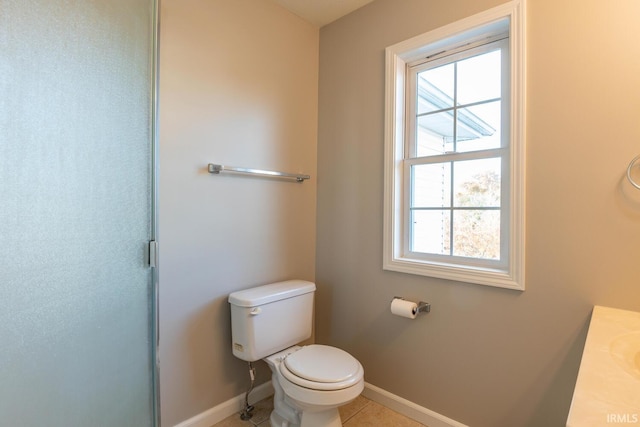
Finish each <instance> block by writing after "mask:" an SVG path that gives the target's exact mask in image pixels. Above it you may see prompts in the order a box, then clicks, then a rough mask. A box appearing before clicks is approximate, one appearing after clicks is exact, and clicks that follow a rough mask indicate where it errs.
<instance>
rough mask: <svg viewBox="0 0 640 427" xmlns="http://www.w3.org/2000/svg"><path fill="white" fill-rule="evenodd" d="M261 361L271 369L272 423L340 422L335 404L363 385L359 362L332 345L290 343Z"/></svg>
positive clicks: (307, 426) (324, 426)
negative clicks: (287, 346)
mask: <svg viewBox="0 0 640 427" xmlns="http://www.w3.org/2000/svg"><path fill="white" fill-rule="evenodd" d="M265 361H266V362H267V364H268V365H269V367H270V368H271V370H272V372H273V375H272V383H273V387H274V390H275V396H274V411H273V413H272V416H271V420H270V421H271V425H272V426H273V427H295V426H300V427H339V426H342V422H341V420H340V413H339V411H338V407H340V406H342V405H345V404H347V403H349V402H351V401H352V400H354V399H355V398H356V397H358V396H359V395H360V393H361V392H362V390H363V389H364V370H363V369H362V365H361V364H360V362H358V361H357V360H356V359H355V358H354V357H353V356H351V355H350V354H349V353H347V352H346V351H343V350H340V349H338V348H335V347H330V346H326V345H317V344H313V345H308V346H305V347H299V346H294V347H291V348H288V349H286V350H284V351H282V352H279V353H276V354H274V355H271V356H269V357H267V358H265Z"/></svg>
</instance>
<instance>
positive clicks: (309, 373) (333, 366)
mask: <svg viewBox="0 0 640 427" xmlns="http://www.w3.org/2000/svg"><path fill="white" fill-rule="evenodd" d="M363 372H364V370H363V369H362V365H361V364H360V362H358V360H356V359H355V358H354V357H353V356H351V355H350V354H349V353H347V352H346V351H344V350H341V349H339V348H335V347H330V346H326V345H319V344H313V345H308V346H305V347H302V348H301V349H300V350H298V351H295V352H293V353H291V354H289V355H287V356H286V357H285V358H284V360H283V361H282V363H281V364H280V373H281V374H282V376H283V377H284V378H286V379H287V380H288V381H290V382H292V383H293V384H296V385H299V386H301V387H305V388H308V389H312V390H341V389H345V388H348V387H351V386H352V385H354V384H356V383H358V382H359V381H361V380H362V376H363Z"/></svg>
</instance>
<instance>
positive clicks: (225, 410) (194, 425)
mask: <svg viewBox="0 0 640 427" xmlns="http://www.w3.org/2000/svg"><path fill="white" fill-rule="evenodd" d="M272 395H273V386H272V385H271V381H267V382H266V383H264V384H260V385H259V386H257V387H256V388H254V389H253V391H252V392H251V394H250V395H249V396H250V398H251V399H250V402H259V401H261V400H262V399H266V398H267V397H269V396H272ZM243 407H244V393H242V394H240V395H238V396H236V397H233V398H231V399H229V400H227V401H226V402H222V403H221V404H219V405H216V406H214V407H213V408H211V409H207V410H206V411H204V412H201V413H200V414H198V415H196V416H194V417H191V418H189V419H188V420H186V421H183V422H181V423H180V424H176V425H175V427H211V426H212V425H214V424H216V423H219V422H220V421H222V420H224V419H225V418H227V417H230V416H231V415H233V414H239V413H240V411H242V408H243Z"/></svg>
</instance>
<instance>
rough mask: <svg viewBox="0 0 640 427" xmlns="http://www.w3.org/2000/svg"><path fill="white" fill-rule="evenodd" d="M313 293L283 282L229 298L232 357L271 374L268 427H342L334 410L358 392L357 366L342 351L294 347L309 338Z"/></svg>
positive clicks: (307, 286) (308, 286)
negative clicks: (259, 364)
mask: <svg viewBox="0 0 640 427" xmlns="http://www.w3.org/2000/svg"><path fill="white" fill-rule="evenodd" d="M315 290H316V285H315V284H314V283H311V282H307V281H304V280H289V281H286V282H278V283H272V284H269V285H264V286H258V287H255V288H251V289H245V290H242V291H238V292H233V293H232V294H230V295H229V304H230V305H231V332H232V348H233V355H234V356H236V357H238V358H239V359H242V360H246V361H248V362H254V361H256V360H260V359H263V360H264V361H265V362H266V363H267V365H268V366H269V368H270V369H271V371H272V377H271V378H272V383H273V388H274V391H275V394H274V399H273V402H274V403H273V406H274V409H273V412H272V413H271V417H270V422H271V425H272V426H273V427H338V426H342V421H341V420H340V414H339V412H338V407H340V406H342V405H345V404H347V403H349V402H351V401H352V400H354V399H355V398H356V397H358V396H359V395H360V393H361V392H362V390H363V388H364V370H363V369H362V365H361V364H360V362H358V360H357V359H355V358H354V357H353V356H351V355H350V354H349V353H347V352H346V351H344V350H341V349H339V348H336V347H331V346H327V345H319V344H311V345H306V346H300V345H298V344H300V342H301V341H304V340H306V339H307V338H309V337H311V330H312V323H313V297H314V293H315Z"/></svg>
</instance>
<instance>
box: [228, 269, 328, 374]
mask: <svg viewBox="0 0 640 427" xmlns="http://www.w3.org/2000/svg"><path fill="white" fill-rule="evenodd" d="M315 290H316V285H315V284H314V283H311V282H307V281H304V280H288V281H286V282H277V283H271V284H269V285H264V286H258V287H256V288H250V289H245V290H242V291H237V292H233V293H232V294H230V295H229V304H230V305H231V335H232V345H233V355H234V356H236V357H238V358H240V359H242V360H246V361H249V362H253V361H256V360H260V359H262V358H264V357H266V356H269V355H271V354H273V353H277V352H278V351H280V350H284V349H285V348H287V347H290V346H292V345H294V344H298V343H299V342H300V341H304V340H305V339H307V338H309V337H310V336H311V325H312V323H313V294H314V292H315Z"/></svg>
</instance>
